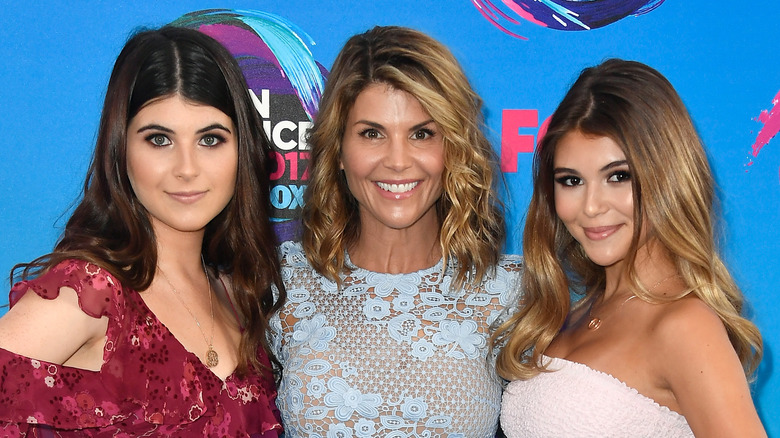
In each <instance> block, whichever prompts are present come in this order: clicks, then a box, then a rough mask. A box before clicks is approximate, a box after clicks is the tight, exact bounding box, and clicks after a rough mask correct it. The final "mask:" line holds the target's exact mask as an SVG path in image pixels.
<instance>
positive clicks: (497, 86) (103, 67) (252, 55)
mask: <svg viewBox="0 0 780 438" xmlns="http://www.w3.org/2000/svg"><path fill="white" fill-rule="evenodd" d="M215 8H218V9H215ZM168 23H174V24H177V25H180V26H188V27H194V28H197V29H200V30H201V31H203V32H205V33H207V34H209V35H211V36H213V37H214V38H216V39H218V40H219V41H221V42H222V43H223V44H224V45H225V46H226V47H227V48H228V49H229V50H230V51H231V52H232V53H233V54H234V55H235V56H236V58H237V59H238V60H239V64H240V65H241V67H242V69H243V71H244V74H245V76H246V78H247V82H248V84H249V87H250V88H251V92H252V94H253V98H254V100H255V106H256V107H257V110H258V112H259V113H260V115H261V117H262V118H263V123H264V128H265V131H266V133H267V134H268V136H269V137H270V138H271V140H272V142H273V145H274V147H275V157H276V162H277V171H276V172H275V173H274V174H273V175H272V179H273V184H272V187H273V188H272V191H273V193H272V198H273V201H272V202H273V204H274V209H275V217H274V221H275V225H276V230H277V233H278V234H279V236H280V237H281V238H282V239H286V238H290V237H294V236H295V234H296V231H297V230H298V227H299V225H300V223H299V220H298V215H299V213H300V209H301V205H302V203H303V192H304V190H305V188H306V184H307V180H308V173H307V166H308V160H309V147H308V145H307V144H306V139H305V134H306V129H307V128H308V127H309V126H310V125H311V123H312V119H313V118H314V117H315V116H316V113H317V108H318V104H319V98H320V95H321V93H322V89H323V87H324V84H325V82H326V81H327V76H328V69H329V67H330V65H331V64H332V62H333V60H334V59H335V56H336V54H337V53H338V51H339V49H340V47H341V45H342V44H343V43H344V42H345V41H346V40H347V38H349V37H350V36H351V35H353V34H355V33H359V32H362V31H365V30H367V29H369V28H371V27H372V26H374V25H402V26H408V27H413V28H416V29H419V30H422V31H424V32H426V33H428V34H430V35H431V36H433V37H435V38H437V39H439V40H440V41H442V42H443V43H444V44H446V45H447V46H448V47H450V48H451V50H452V51H453V53H454V54H455V56H456V57H457V58H458V59H459V61H460V62H461V63H462V64H463V66H464V68H465V70H466V72H467V74H468V75H469V77H470V78H471V81H472V84H473V86H474V87H475V89H476V90H477V91H478V92H479V93H480V95H481V96H482V98H483V99H484V101H485V116H486V122H487V128H488V131H489V135H490V138H491V140H492V141H493V144H494V145H495V149H496V153H497V155H498V156H499V157H500V161H501V169H502V171H503V174H504V179H505V181H506V185H505V188H504V189H503V191H502V193H503V195H504V202H505V204H506V208H507V223H508V225H509V234H508V237H507V241H506V248H505V250H506V252H512V253H519V252H520V251H521V243H520V238H521V235H522V225H523V220H524V216H525V211H526V207H527V203H528V199H529V196H530V184H531V177H530V168H531V158H532V153H533V150H534V145H535V143H536V141H537V140H538V133H539V129H540V126H542V124H543V123H544V121H545V120H546V119H547V118H548V117H549V116H550V115H551V113H552V112H553V110H554V109H555V107H556V106H557V104H558V102H559V101H560V99H561V98H562V97H563V94H564V93H565V91H566V90H567V89H568V87H569V86H570V85H571V84H572V82H573V81H574V79H575V78H576V76H577V75H578V73H579V72H580V70H581V69H583V68H584V67H587V66H591V65H594V64H597V63H599V62H601V61H602V60H604V59H606V58H610V57H619V58H624V59H633V60H637V61H641V62H644V63H646V64H649V65H650V66H652V67H654V68H656V69H658V70H659V71H661V73H663V74H664V75H665V76H666V77H667V78H668V79H669V80H670V81H671V82H672V84H673V85H674V86H675V88H676V89H677V91H678V92H679V93H680V95H681V96H682V98H683V100H684V101H685V103H686V105H687V106H688V108H689V110H690V112H691V114H692V116H693V118H694V120H695V122H696V125H697V127H698V129H699V132H700V134H701V136H702V138H703V139H704V141H705V144H706V146H707V148H708V152H709V157H710V160H711V163H712V165H713V168H714V171H715V174H716V178H717V182H718V190H719V196H720V205H719V208H720V211H721V212H722V219H723V220H722V223H721V225H722V227H721V228H722V232H721V235H720V238H721V245H722V250H723V253H724V256H725V259H726V261H727V262H728V264H729V266H730V267H731V269H732V271H733V273H734V275H735V277H736V278H737V281H738V282H739V284H740V286H741V287H742V289H743V290H744V292H745V294H746V296H747V298H748V300H749V302H750V306H751V312H752V313H751V314H752V318H753V319H754V320H755V321H756V323H757V324H758V326H759V328H760V329H761V331H762V333H763V335H764V340H765V358H764V361H763V363H762V366H761V368H760V371H759V373H758V377H757V380H756V382H755V383H754V385H753V389H754V397H755V400H756V403H757V405H758V408H759V411H760V414H761V416H762V419H763V420H764V422H765V424H766V427H767V429H768V431H769V433H770V435H780V371H776V370H775V368H776V366H777V365H776V364H777V362H778V361H780V345H779V344H780V322H779V321H778V318H777V317H776V316H775V315H777V314H778V312H780V293H779V291H778V287H777V285H778V284H780V261H778V260H779V259H778V257H777V256H776V254H777V253H778V251H780V227H779V226H778V225H777V224H778V223H780V138H775V137H776V136H777V133H778V130H780V102H779V101H780V56H778V55H777V50H776V46H777V43H778V39H780V36H778V33H777V28H778V24H780V12H779V11H778V10H777V8H776V7H774V5H772V4H771V2H769V1H764V2H762V1H759V2H748V3H740V2H717V3H711V2H698V1H697V2H692V1H685V0H591V1H581V0H535V1H525V0H493V1H491V0H448V1H446V2H445V1H436V2H434V1H426V0H423V1H419V0H418V1H411V0H409V1H407V0H397V1H395V0H394V1H389V0H384V1H383V0H378V1H358V0H345V1H319V2H314V1H296V0H286V1H284V2H278V1H274V2H272V1H251V0H248V1H243V2H236V1H226V0H225V1H223V0H217V1H213V0H211V1H208V2H206V1H199V0H188V1H184V0H179V1H175V2H174V1H169V2H166V1H155V2H152V1H149V2H144V1H139V2H132V3H113V2H65V1H53V2H36V1H31V2H15V3H14V4H6V5H4V6H3V14H2V16H0V38H2V44H0V60H2V67H0V87H2V93H0V132H1V133H2V141H0V206H2V210H0V230H1V231H0V232H2V238H0V273H7V272H9V270H10V269H11V267H12V266H13V265H14V264H16V263H19V262H25V261H29V260H32V259H33V258H35V257H37V256H39V255H41V254H44V253H46V252H48V251H49V250H50V249H51V248H52V246H53V245H54V243H55V242H56V239H57V237H58V236H59V234H60V233H61V231H62V227H63V226H64V224H65V221H66V220H67V218H68V216H69V214H70V212H71V211H72V208H73V206H74V203H75V201H76V200H77V199H78V197H79V194H80V190H81V187H82V184H83V178H84V175H85V173H86V169H87V166H88V163H89V159H90V155H91V151H92V148H93V145H94V140H95V134H96V130H97V124H98V119H99V115H100V109H101V104H102V98H103V93H104V91H105V87H106V84H107V82H108V76H109V73H110V71H111V67H112V65H113V61H114V59H115V58H116V56H117V54H118V53H119V50H120V49H121V47H122V45H123V44H124V42H125V40H126V39H127V38H128V36H129V35H130V34H132V33H133V32H134V31H136V30H138V29H142V28H145V27H159V26H161V25H164V24H168ZM4 275H5V274H4ZM8 286H10V285H8V284H7V285H6V289H4V290H6V291H7V288H8ZM5 304H7V293H6V292H0V305H5ZM5 311H6V309H5V308H3V309H0V314H2V313H5Z"/></svg>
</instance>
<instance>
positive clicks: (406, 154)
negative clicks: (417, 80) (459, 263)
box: [341, 84, 444, 233]
mask: <svg viewBox="0 0 780 438" xmlns="http://www.w3.org/2000/svg"><path fill="white" fill-rule="evenodd" d="M341 168H342V169H343V170H344V174H345V176H346V180H347V185H348V186H349V190H350V192H351V193H352V196H354V197H355V199H356V200H357V202H358V204H359V210H360V223H361V228H362V229H363V230H366V229H370V228H374V229H376V228H380V229H381V228H389V229H395V230H399V229H411V228H415V229H422V230H424V231H425V232H431V233H438V227H439V224H438V218H437V213H436V208H435V204H436V201H437V200H438V199H439V197H440V196H441V192H442V181H441V180H442V173H443V172H444V142H443V138H442V134H441V132H440V130H439V128H438V126H437V125H436V123H435V122H434V121H433V119H431V116H430V115H429V114H428V113H426V112H425V110H424V109H423V107H422V105H420V102H419V101H418V100H417V99H416V98H415V97H414V96H412V95H411V94H409V93H406V92H404V91H400V90H397V89H395V88H392V87H389V86H387V85H385V84H372V85H369V86H368V87H366V89H365V90H363V91H362V92H361V93H360V94H359V95H358V97H357V99H356V100H355V104H354V105H353V106H352V109H351V110H350V112H349V115H348V116H347V121H346V127H345V131H344V137H343V140H342V150H341Z"/></svg>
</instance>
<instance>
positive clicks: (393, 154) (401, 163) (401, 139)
mask: <svg viewBox="0 0 780 438" xmlns="http://www.w3.org/2000/svg"><path fill="white" fill-rule="evenodd" d="M413 154H414V150H413V147H412V145H410V144H409V142H408V141H407V139H406V137H405V136H403V135H398V136H391V137H390V138H389V141H388V144H387V149H386V153H385V157H384V164H385V166H387V167H388V168H390V169H393V170H395V171H402V170H404V169H406V168H408V167H410V166H411V165H412V157H413Z"/></svg>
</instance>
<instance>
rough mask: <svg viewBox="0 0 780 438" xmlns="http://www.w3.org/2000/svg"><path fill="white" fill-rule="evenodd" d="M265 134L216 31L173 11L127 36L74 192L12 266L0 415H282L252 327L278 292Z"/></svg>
mask: <svg viewBox="0 0 780 438" xmlns="http://www.w3.org/2000/svg"><path fill="white" fill-rule="evenodd" d="M270 151H271V149H270V145H269V144H268V141H267V139H266V137H265V135H264V134H263V132H262V128H261V123H260V120H258V116H257V114H256V111H255V109H254V107H253V106H252V102H251V98H250V96H249V94H248V92H247V86H246V83H245V81H244V78H243V76H242V74H241V70H240V69H239V67H238V65H237V63H236V61H235V60H234V59H233V57H232V55H231V54H230V53H229V52H228V51H227V50H226V49H225V48H224V47H222V46H221V45H220V44H219V43H218V42H216V41H215V40H213V39H212V38H210V37H208V36H206V35H204V34H202V33H200V32H197V31H195V30H190V29H183V28H175V27H163V28H161V29H159V30H151V31H144V32H140V33H138V34H136V35H134V36H133V37H132V38H130V39H129V40H128V42H127V44H126V45H125V47H124V48H123V50H122V52H121V53H120V55H119V57H118V59H117V60H116V63H115V65H114V69H113V72H112V74H111V78H110V80H109V84H108V89H107V92H106V98H105V104H104V107H103V115H102V118H101V122H100V127H99V131H98V136H97V144H96V147H95V152H94V156H93V159H92V163H91V165H90V168H89V172H88V174H87V178H86V182H85V184H84V194H83V198H82V200H81V202H80V203H79V204H78V206H77V207H76V209H75V211H74V213H73V215H72V216H71V217H70V219H69V220H68V222H67V225H66V227H65V231H64V233H63V236H62V237H61V239H60V240H59V242H58V243H57V245H56V247H55V248H54V251H53V252H52V253H50V254H48V255H46V256H43V257H41V258H38V259H37V260H35V261H33V262H32V263H29V264H25V265H20V266H17V268H23V269H22V271H21V277H22V281H21V282H19V283H17V284H16V285H15V286H14V287H13V289H12V290H11V296H10V303H11V308H10V310H9V311H8V313H7V314H6V315H5V316H4V317H3V318H0V347H2V348H0V368H2V372H3V378H2V386H0V430H3V431H4V432H5V433H11V434H12V435H13V434H16V435H18V434H21V435H23V436H24V435H27V436H43V435H46V436H48V434H49V433H52V432H53V433H54V434H55V435H56V436H117V435H124V436H148V435H177V436H204V437H205V436H209V437H210V436H217V435H220V436H231V437H236V436H253V437H255V436H263V437H275V436H277V435H278V434H279V433H280V432H281V425H280V421H279V418H278V415H277V412H275V406H274V398H275V386H274V382H273V377H272V373H271V362H270V361H269V357H272V355H271V354H270V352H269V349H268V346H267V343H266V341H265V332H266V327H267V326H268V323H267V320H268V315H269V314H270V313H271V312H273V311H274V310H275V309H276V308H277V307H278V306H279V305H280V304H281V303H282V302H283V300H284V296H285V295H284V286H283V284H282V282H281V276H280V272H279V264H278V259H277V257H276V252H275V245H274V236H273V232H272V229H271V226H270V223H269V220H268V212H269V187H268V185H269V184H268V169H267V166H268V163H269V162H271V161H272V160H269V156H270V153H271V152H270ZM272 287H276V288H277V289H278V290H279V291H281V292H280V294H279V295H278V298H276V299H275V298H274V297H273V294H272V291H271V289H272Z"/></svg>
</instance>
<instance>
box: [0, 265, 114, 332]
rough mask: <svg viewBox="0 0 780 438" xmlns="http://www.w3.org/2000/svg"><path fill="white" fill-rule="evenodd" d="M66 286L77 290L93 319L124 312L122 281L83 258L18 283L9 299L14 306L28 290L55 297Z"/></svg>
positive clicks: (83, 308)
mask: <svg viewBox="0 0 780 438" xmlns="http://www.w3.org/2000/svg"><path fill="white" fill-rule="evenodd" d="M63 287H68V288H71V289H73V290H74V291H76V295H78V299H79V306H80V307H81V310H83V311H84V313H86V314H87V315H89V316H92V317H93V318H101V317H103V316H107V317H109V318H112V319H117V318H118V317H119V315H122V314H123V313H124V312H123V310H124V305H125V299H124V296H123V292H122V285H121V284H120V283H119V281H118V280H117V279H116V278H114V276H113V275H111V274H110V273H109V272H108V271H106V270H105V269H103V268H101V267H100V266H97V265H94V264H92V263H89V262H85V261H83V260H65V261H63V262H61V263H59V264H58V265H56V266H54V267H53V268H51V269H49V270H48V271H46V272H45V273H44V274H43V275H41V276H40V277H38V278H36V279H33V280H25V281H20V282H19V283H16V284H15V285H14V287H13V288H12V289H11V292H10V295H9V300H8V301H9V303H10V305H11V307H13V306H14V305H15V304H16V303H17V302H18V301H19V299H21V298H22V296H23V295H24V294H25V293H27V291H28V290H32V291H33V292H35V293H36V294H38V295H39V296H41V297H42V298H46V299H50V300H53V299H55V298H57V297H58V296H59V295H60V288H63Z"/></svg>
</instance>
